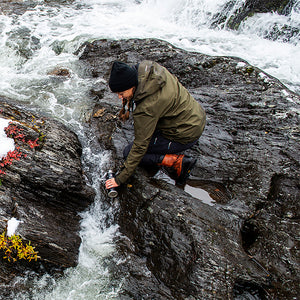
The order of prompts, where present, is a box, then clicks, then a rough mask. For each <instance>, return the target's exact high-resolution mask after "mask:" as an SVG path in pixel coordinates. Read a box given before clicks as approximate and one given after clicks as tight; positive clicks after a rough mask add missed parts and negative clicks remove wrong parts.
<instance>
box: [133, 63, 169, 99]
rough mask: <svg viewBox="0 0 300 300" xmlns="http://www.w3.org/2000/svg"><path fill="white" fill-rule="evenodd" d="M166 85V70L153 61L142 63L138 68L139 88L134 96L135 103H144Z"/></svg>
mask: <svg viewBox="0 0 300 300" xmlns="http://www.w3.org/2000/svg"><path fill="white" fill-rule="evenodd" d="M165 84H166V71H165V68H164V67H162V66H160V65H159V64H157V63H156V62H153V61H147V60H145V61H142V62H141V63H140V64H139V68H138V86H137V89H136V91H135V94H134V101H135V102H139V101H142V100H143V99H144V98H145V97H148V96H150V95H152V94H154V93H156V92H157V91H158V90H160V89H161V88H162V87H163V86H164V85H165Z"/></svg>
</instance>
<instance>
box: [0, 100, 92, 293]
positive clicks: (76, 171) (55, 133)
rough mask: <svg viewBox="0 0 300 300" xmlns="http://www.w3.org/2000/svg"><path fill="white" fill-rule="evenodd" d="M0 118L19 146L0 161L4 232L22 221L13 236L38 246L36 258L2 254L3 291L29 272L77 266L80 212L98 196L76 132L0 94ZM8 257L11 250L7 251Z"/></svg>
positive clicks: (0, 220)
mask: <svg viewBox="0 0 300 300" xmlns="http://www.w3.org/2000/svg"><path fill="white" fill-rule="evenodd" d="M0 108H1V109H0V118H3V119H7V120H9V121H10V122H11V123H10V125H9V126H8V127H7V129H6V133H7V135H9V136H10V137H11V138H14V140H15V150H14V151H13V152H11V153H10V154H9V155H7V156H6V158H4V159H3V160H2V161H1V164H0V173H1V174H0V179H1V184H0V234H2V233H3V232H5V231H6V228H7V224H8V221H9V220H11V219H12V218H15V219H16V220H18V221H20V223H19V226H18V228H17V231H16V233H15V234H17V235H19V236H20V237H21V238H22V240H23V243H24V244H25V243H26V244H29V242H30V243H31V245H32V246H33V247H35V251H37V252H38V253H37V255H38V257H39V258H38V259H37V261H35V259H33V260H31V261H30V262H28V261H27V260H26V259H25V260H24V259H21V260H19V261H17V262H13V260H14V258H16V253H15V251H13V253H11V254H9V255H8V258H10V261H8V260H7V259H5V258H3V251H4V250H5V249H2V250H1V251H2V252H1V267H0V283H1V294H3V295H5V293H7V292H8V289H7V287H6V285H5V284H6V283H8V282H10V281H11V280H12V279H13V278H14V277H15V276H16V275H22V274H23V273H24V272H26V271H27V270H31V269H34V270H36V271H40V270H41V271H42V272H45V270H48V271H49V270H52V269H53V268H55V269H62V268H66V267H71V266H75V265H76V264H77V256H78V252H79V246H80V243H81V239H80V237H79V234H78V233H79V221H80V217H79V215H78V212H79V211H82V210H83V209H85V208H86V207H87V206H88V205H89V204H90V203H91V202H92V201H93V198H94V191H93V190H92V189H91V188H90V187H88V186H87V185H86V182H85V180H84V178H83V172H82V166H81V158H80V157H81V145H80V143H79V140H78V138H77V136H76V135H75V134H74V133H73V132H71V131H70V130H69V129H68V128H67V127H65V126H64V125H63V124H61V123H60V122H58V121H55V120H52V119H50V118H46V117H41V116H38V115H36V114H35V113H32V112H30V111H28V110H26V109H25V108H24V107H20V106H17V105H15V104H13V102H12V101H11V100H9V99H4V98H2V97H0ZM6 255H7V253H6Z"/></svg>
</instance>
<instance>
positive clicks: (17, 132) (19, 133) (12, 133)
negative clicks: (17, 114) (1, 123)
mask: <svg viewBox="0 0 300 300" xmlns="http://www.w3.org/2000/svg"><path fill="white" fill-rule="evenodd" d="M4 131H5V133H6V135H7V136H8V137H10V138H13V139H14V141H15V143H16V144H18V145H20V144H27V145H28V146H29V147H30V148H31V149H33V148H35V147H39V144H38V140H39V139H38V138H37V139H36V140H34V141H32V140H30V139H26V136H25V134H24V133H23V131H24V129H23V128H20V127H19V126H18V125H17V124H14V123H12V122H10V123H9V125H8V126H7V127H5V128H4ZM22 157H26V154H23V153H22V152H21V150H20V147H19V146H17V147H16V148H15V150H14V151H9V152H8V153H7V154H6V156H5V157H3V158H2V159H1V160H0V175H5V174H6V173H5V171H4V169H5V168H6V167H7V166H10V165H11V164H12V163H13V161H14V160H20V159H21V158H22Z"/></svg>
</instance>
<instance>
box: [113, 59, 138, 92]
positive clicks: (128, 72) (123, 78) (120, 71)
mask: <svg viewBox="0 0 300 300" xmlns="http://www.w3.org/2000/svg"><path fill="white" fill-rule="evenodd" d="M137 84H138V73H137V70H136V69H135V68H134V67H131V66H129V65H127V64H125V63H123V62H119V61H115V62H114V63H113V66H112V69H111V73H110V77H109V82H108V85H109V87H110V89H111V91H112V92H113V93H117V92H123V91H126V90H128V89H130V88H132V87H134V86H137Z"/></svg>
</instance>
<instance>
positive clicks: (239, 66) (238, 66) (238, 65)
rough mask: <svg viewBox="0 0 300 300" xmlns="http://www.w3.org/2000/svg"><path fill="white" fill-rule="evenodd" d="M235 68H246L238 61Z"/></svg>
mask: <svg viewBox="0 0 300 300" xmlns="http://www.w3.org/2000/svg"><path fill="white" fill-rule="evenodd" d="M236 66H237V68H243V67H245V66H246V64H245V63H244V62H242V61H240V62H239V63H238V64H237V65H236Z"/></svg>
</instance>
